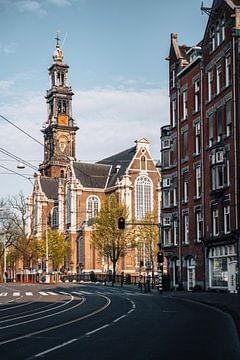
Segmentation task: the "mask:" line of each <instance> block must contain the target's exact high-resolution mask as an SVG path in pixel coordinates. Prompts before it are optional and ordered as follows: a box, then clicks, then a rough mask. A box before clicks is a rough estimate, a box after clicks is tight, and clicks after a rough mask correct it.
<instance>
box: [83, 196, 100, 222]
mask: <svg viewBox="0 0 240 360" xmlns="http://www.w3.org/2000/svg"><path fill="white" fill-rule="evenodd" d="M100 204H101V203H100V199H99V197H98V196H96V195H90V196H88V198H87V200H86V218H87V220H90V219H94V218H95V217H96V216H97V214H98V212H99V210H100Z"/></svg>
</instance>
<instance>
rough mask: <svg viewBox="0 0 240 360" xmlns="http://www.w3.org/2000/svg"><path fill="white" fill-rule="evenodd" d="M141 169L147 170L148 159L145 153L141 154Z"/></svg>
mask: <svg viewBox="0 0 240 360" xmlns="http://www.w3.org/2000/svg"><path fill="white" fill-rule="evenodd" d="M141 170H143V171H146V170H147V161H146V157H145V156H144V155H143V156H141Z"/></svg>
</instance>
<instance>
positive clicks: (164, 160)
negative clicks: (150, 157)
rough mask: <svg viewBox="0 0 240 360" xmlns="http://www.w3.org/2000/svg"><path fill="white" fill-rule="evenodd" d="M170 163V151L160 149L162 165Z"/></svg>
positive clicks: (165, 165)
mask: <svg viewBox="0 0 240 360" xmlns="http://www.w3.org/2000/svg"><path fill="white" fill-rule="evenodd" d="M169 165H170V151H169V150H164V151H162V166H163V167H169Z"/></svg>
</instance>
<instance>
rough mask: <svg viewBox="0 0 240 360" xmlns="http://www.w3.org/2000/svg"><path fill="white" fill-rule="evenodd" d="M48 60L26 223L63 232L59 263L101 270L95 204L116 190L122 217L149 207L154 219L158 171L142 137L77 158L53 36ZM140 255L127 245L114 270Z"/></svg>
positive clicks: (72, 269) (38, 231)
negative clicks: (109, 152) (94, 236)
mask: <svg viewBox="0 0 240 360" xmlns="http://www.w3.org/2000/svg"><path fill="white" fill-rule="evenodd" d="M53 60H54V61H53V64H52V65H51V66H50V67H49V69H48V70H49V78H50V89H49V90H48V91H47V95H46V101H47V106H48V118H47V121H46V123H45V124H44V128H43V129H42V132H43V135H44V160H43V162H42V163H41V164H40V166H39V172H38V173H37V174H36V175H35V182H34V187H33V192H32V194H31V196H30V197H29V203H28V208H29V212H30V213H33V224H32V226H33V227H34V231H35V236H36V237H37V238H41V237H42V236H43V234H44V231H45V229H46V227H47V226H51V227H52V228H55V229H57V230H59V231H61V232H62V233H64V234H65V237H66V241H67V242H68V244H69V246H70V253H69V254H68V256H66V258H65V261H64V264H63V268H64V270H65V271H66V272H68V273H72V274H74V273H82V272H90V271H94V272H105V271H106V270H107V269H108V267H109V264H106V263H105V261H104V259H103V258H102V257H101V256H100V255H99V254H98V253H97V251H96V250H95V248H94V247H93V245H92V243H91V233H92V231H93V229H94V227H93V219H94V217H95V216H96V215H97V213H98V211H99V209H100V208H101V204H102V203H103V202H104V200H105V199H106V198H107V197H108V196H110V195H111V194H116V196H117V199H118V200H119V201H121V202H122V203H124V204H126V206H127V208H128V211H129V219H127V221H129V222H131V221H132V220H133V219H136V220H141V219H142V218H143V217H144V215H145V214H146V213H147V212H154V214H155V216H156V223H159V219H160V213H159V211H160V207H159V197H160V195H159V194H160V174H159V171H158V169H157V168H156V166H155V161H154V160H153V158H152V156H151V153H150V144H149V141H148V140H147V139H145V138H142V139H140V140H138V141H135V145H134V146H132V147H131V148H129V149H126V150H123V151H121V152H120V153H118V154H115V155H113V156H110V157H108V158H106V159H103V160H102V161H99V162H97V163H95V164H91V163H84V162H81V161H77V159H76V155H75V147H76V143H75V136H76V132H77V130H78V127H77V125H76V122H75V120H74V119H73V118H72V96H73V92H72V89H71V87H69V86H68V83H67V80H68V69H69V67H68V65H66V64H63V54H62V51H61V47H60V43H59V41H58V40H57V45H56V51H55V54H54V57H53ZM140 260H146V261H147V259H140V258H139V254H138V253H137V250H136V249H135V250H132V251H129V253H128V254H127V255H126V256H125V257H124V259H121V261H120V262H119V264H118V266H119V267H118V271H124V273H138V272H139V269H140ZM144 265H145V261H144ZM110 267H111V264H110ZM49 270H51V269H50V268H49ZM143 270H144V268H143Z"/></svg>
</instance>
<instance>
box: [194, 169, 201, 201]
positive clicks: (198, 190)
mask: <svg viewBox="0 0 240 360" xmlns="http://www.w3.org/2000/svg"><path fill="white" fill-rule="evenodd" d="M195 179H196V197H197V198H200V196H201V167H200V166H197V167H196V168H195Z"/></svg>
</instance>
